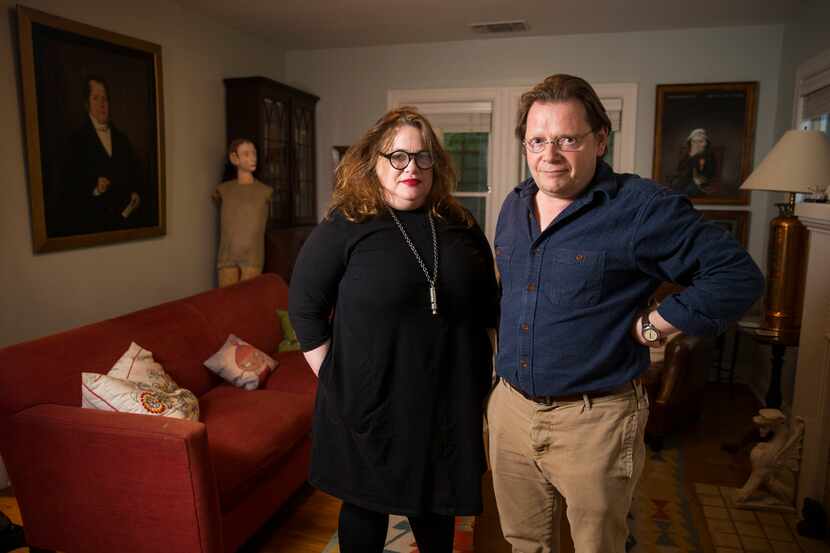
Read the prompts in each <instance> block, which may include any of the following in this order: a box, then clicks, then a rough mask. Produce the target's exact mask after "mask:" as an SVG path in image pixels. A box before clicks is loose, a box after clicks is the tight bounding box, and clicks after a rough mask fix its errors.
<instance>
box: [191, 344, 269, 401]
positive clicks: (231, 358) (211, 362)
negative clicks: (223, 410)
mask: <svg viewBox="0 0 830 553" xmlns="http://www.w3.org/2000/svg"><path fill="white" fill-rule="evenodd" d="M205 366H206V367H207V368H209V369H210V370H212V371H213V372H215V373H216V374H218V375H219V376H221V377H222V378H224V379H225V380H227V381H228V382H230V383H231V384H233V385H234V386H238V387H240V388H244V389H246V390H256V389H257V388H259V386H260V385H262V383H264V382H265V380H266V379H267V378H268V375H270V374H271V372H273V370H274V369H276V368H277V361H276V360H274V359H273V358H271V357H270V356H269V355H267V354H265V353H263V352H262V351H260V350H258V349H257V348H255V347H254V346H252V345H251V344H249V343H248V342H246V341H245V340H243V339H241V338H237V337H236V336H234V335H233V334H231V335H230V336H228V339H227V340H225V344H224V345H223V346H222V347H221V348H220V349H219V351H217V352H216V353H214V354H213V355H211V356H210V359H208V360H207V361H205Z"/></svg>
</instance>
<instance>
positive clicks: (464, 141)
mask: <svg viewBox="0 0 830 553" xmlns="http://www.w3.org/2000/svg"><path fill="white" fill-rule="evenodd" d="M489 141H490V134H489V133H486V132H445V133H444V148H446V150H447V152H448V153H449V154H450V156H451V157H452V160H453V163H454V164H455V170H456V171H457V172H458V187H457V189H458V191H459V192H488V191H489V187H488V185H487V147H488V143H489Z"/></svg>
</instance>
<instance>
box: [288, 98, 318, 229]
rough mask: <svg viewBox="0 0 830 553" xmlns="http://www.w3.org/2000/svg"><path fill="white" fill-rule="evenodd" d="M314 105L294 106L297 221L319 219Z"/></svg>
mask: <svg viewBox="0 0 830 553" xmlns="http://www.w3.org/2000/svg"><path fill="white" fill-rule="evenodd" d="M313 109H314V108H313V107H312V108H311V109H309V108H308V107H306V106H296V107H295V108H294V120H293V132H294V160H295V166H294V167H295V175H294V179H295V183H296V186H295V188H294V198H293V202H292V203H293V206H292V209H293V213H294V221H295V222H296V223H300V224H304V223H314V222H316V220H317V213H316V210H315V201H314V200H315V195H316V193H317V191H316V190H315V187H314V162H315V160H314V112H313Z"/></svg>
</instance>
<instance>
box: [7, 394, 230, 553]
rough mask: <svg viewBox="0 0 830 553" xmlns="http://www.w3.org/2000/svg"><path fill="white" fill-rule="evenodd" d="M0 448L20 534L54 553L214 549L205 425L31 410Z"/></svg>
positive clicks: (216, 512) (214, 503)
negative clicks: (16, 507) (19, 520)
mask: <svg viewBox="0 0 830 553" xmlns="http://www.w3.org/2000/svg"><path fill="white" fill-rule="evenodd" d="M10 420H11V426H12V428H11V429H10V435H11V439H10V441H9V447H7V448H6V450H4V451H3V456H4V458H5V459H6V462H7V465H8V468H9V473H10V476H11V479H12V485H13V486H14V490H15V495H16V496H17V499H18V502H19V504H20V510H21V514H22V517H23V522H24V528H25V531H26V537H27V539H28V541H29V543H30V544H32V545H33V546H36V547H42V548H49V549H59V550H62V551H68V552H73V551H84V552H97V551H122V552H131V551H133V552H144V551H147V552H149V551H193V552H203V553H219V552H221V551H222V530H221V526H222V524H221V514H220V508H219V499H218V492H217V490H216V483H215V478H214V475H213V467H212V464H211V460H210V457H209V454H208V444H207V432H206V428H205V425H204V424H202V423H199V422H192V421H186V420H180V419H171V418H165V417H153V416H148V415H135V414H128V413H113V412H106V411H95V410H91V409H82V408H79V407H67V406H63V405H38V406H35V407H31V408H29V409H26V410H24V411H21V412H19V413H17V414H16V415H14V416H13V417H11V419H10Z"/></svg>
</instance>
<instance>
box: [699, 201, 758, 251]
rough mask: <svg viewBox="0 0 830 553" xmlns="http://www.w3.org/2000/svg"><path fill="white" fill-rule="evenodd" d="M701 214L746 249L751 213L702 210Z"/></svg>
mask: <svg viewBox="0 0 830 553" xmlns="http://www.w3.org/2000/svg"><path fill="white" fill-rule="evenodd" d="M700 213H701V214H702V215H703V218H704V219H706V220H707V221H711V222H713V223H715V224H716V225H718V226H719V227H721V228H723V229H724V230H725V231H726V232H728V233H729V234H731V235H732V237H733V238H734V239H735V240H737V241H738V242H739V243H740V244H741V246H743V247H744V248H746V245H747V232H748V230H749V211H729V210H715V209H701V210H700Z"/></svg>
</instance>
